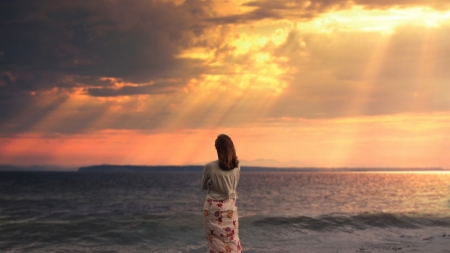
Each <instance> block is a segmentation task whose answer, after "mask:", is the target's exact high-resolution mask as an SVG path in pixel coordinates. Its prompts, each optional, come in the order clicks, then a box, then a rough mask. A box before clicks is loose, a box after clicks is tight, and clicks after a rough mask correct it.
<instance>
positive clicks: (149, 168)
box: [0, 164, 450, 173]
mask: <svg viewBox="0 0 450 253" xmlns="http://www.w3.org/2000/svg"><path fill="white" fill-rule="evenodd" d="M241 170H242V171H243V172H388V171H392V172H402V171H404V172H406V171H442V172H450V170H449V169H443V168H439V167H430V168H389V167H385V168H381V167H380V168H375V167H372V168H370V167H369V168H363V167H361V168H357V167H336V168H323V167H275V166H274V167H262V166H245V165H242V166H241ZM8 171H9V172H74V171H76V172H83V173H115V172H120V173H124V172H130V173H135V172H200V173H201V172H202V171H203V165H184V166H183V165H180V166H177V165H114V164H102V165H92V166H84V167H80V168H74V167H61V166H49V165H33V166H19V165H5V164H0V172H8Z"/></svg>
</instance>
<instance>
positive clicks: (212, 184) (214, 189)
mask: <svg viewBox="0 0 450 253" xmlns="http://www.w3.org/2000/svg"><path fill="white" fill-rule="evenodd" d="M240 172H241V168H240V167H239V166H238V167H237V168H234V169H232V170H222V169H221V168H220V167H219V161H214V162H210V163H208V164H206V165H205V168H204V169H203V178H202V188H203V190H208V194H209V195H210V196H211V198H213V199H215V200H226V199H237V192H236V187H237V184H238V182H239V178H240Z"/></svg>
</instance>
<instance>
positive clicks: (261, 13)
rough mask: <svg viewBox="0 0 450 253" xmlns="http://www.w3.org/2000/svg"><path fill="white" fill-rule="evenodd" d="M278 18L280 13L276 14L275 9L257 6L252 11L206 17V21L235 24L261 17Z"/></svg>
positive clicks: (260, 18)
mask: <svg viewBox="0 0 450 253" xmlns="http://www.w3.org/2000/svg"><path fill="white" fill-rule="evenodd" d="M278 18H282V16H280V14H278V13H277V12H275V11H273V10H271V9H267V8H258V9H256V10H254V11H250V12H246V13H243V14H235V15H228V16H224V17H215V18H209V19H207V21H209V22H212V23H214V24H236V23H245V22H249V21H255V20H262V19H278Z"/></svg>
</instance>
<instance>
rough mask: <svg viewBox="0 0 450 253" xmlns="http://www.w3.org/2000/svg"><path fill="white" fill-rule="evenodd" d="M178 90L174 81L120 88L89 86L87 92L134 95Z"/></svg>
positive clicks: (95, 95) (99, 94) (106, 95)
mask: <svg viewBox="0 0 450 253" xmlns="http://www.w3.org/2000/svg"><path fill="white" fill-rule="evenodd" d="M175 91H177V89H176V87H174V84H172V83H155V84H151V85H140V86H123V87H120V88H89V89H87V93H88V94H89V95H91V96H94V97H115V96H132V95H139V94H166V93H173V92H175Z"/></svg>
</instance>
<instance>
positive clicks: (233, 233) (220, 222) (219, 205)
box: [203, 195, 242, 253]
mask: <svg viewBox="0 0 450 253" xmlns="http://www.w3.org/2000/svg"><path fill="white" fill-rule="evenodd" d="M203 218H204V222H205V232H206V239H207V241H208V253H228V252H232V253H241V252H242V247H241V241H240V240H239V233H238V231H239V229H238V214H237V207H236V200H235V199H227V200H214V199H212V198H211V197H210V196H209V195H208V196H206V201H205V205H204V206H203Z"/></svg>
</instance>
